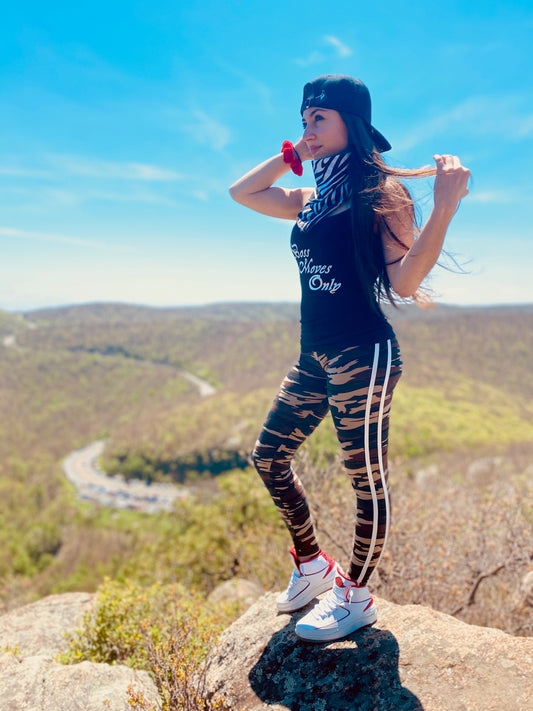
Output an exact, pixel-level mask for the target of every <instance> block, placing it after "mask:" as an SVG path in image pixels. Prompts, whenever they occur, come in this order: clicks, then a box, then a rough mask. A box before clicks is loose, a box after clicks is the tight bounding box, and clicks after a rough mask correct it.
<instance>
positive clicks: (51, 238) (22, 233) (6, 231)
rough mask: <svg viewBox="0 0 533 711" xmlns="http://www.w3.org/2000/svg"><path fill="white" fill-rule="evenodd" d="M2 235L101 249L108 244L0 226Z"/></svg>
mask: <svg viewBox="0 0 533 711" xmlns="http://www.w3.org/2000/svg"><path fill="white" fill-rule="evenodd" d="M0 235H1V236H2V237H11V238H14V239H27V240H39V241H41V242H55V243H56V244H57V243H59V244H71V245H76V246H78V247H92V248H98V249H101V248H103V247H105V246H106V245H104V244H103V243H102V242H93V241H92V240H87V239H80V238H79V237H70V236H68V235H61V234H55V233H52V232H32V231H28V230H18V229H14V228H12V227H0Z"/></svg>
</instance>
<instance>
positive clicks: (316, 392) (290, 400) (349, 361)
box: [253, 340, 401, 585]
mask: <svg viewBox="0 0 533 711" xmlns="http://www.w3.org/2000/svg"><path fill="white" fill-rule="evenodd" d="M400 375H401V360H400V351H399V348H398V344H397V342H396V341H395V340H393V341H390V340H388V341H384V342H382V343H376V344H371V345H368V346H355V347H352V348H346V349H345V350H342V351H340V352H339V353H337V354H335V355H325V354H319V353H307V354H302V355H301V356H300V360H299V361H298V363H297V364H296V365H295V366H294V367H293V368H292V369H291V370H290V371H289V373H288V374H287V376H286V378H285V379H284V380H283V383H282V384H281V388H280V391H279V393H278V395H277V397H276V399H275V400H274V403H273V405H272V408H271V410H270V412H269V414H268V416H267V419H266V421H265V424H264V426H263V430H262V432H261V434H260V436H259V439H258V441H257V443H256V445H255V449H254V452H253V460H254V465H255V467H256V469H257V471H258V473H259V474H260V476H261V478H262V479H263V482H264V483H265V485H266V487H267V489H268V490H269V492H270V495H271V496H272V499H273V500H274V503H275V504H276V506H277V508H278V509H279V511H280V513H281V515H282V517H283V519H284V521H285V523H286V525H287V528H288V529H289V532H290V534H291V537H292V539H293V542H294V546H295V549H296V553H297V555H298V556H311V555H316V554H317V553H318V552H319V551H320V546H319V545H318V543H317V540H316V537H315V533H314V530H313V524H312V521H311V516H310V513H309V508H308V506H307V501H306V496H305V491H304V489H303V486H302V483H301V481H300V480H299V478H298V476H297V475H296V474H295V473H294V471H293V470H292V467H291V460H292V458H293V456H294V454H295V452H296V450H297V449H298V447H299V446H300V445H301V444H302V442H303V441H304V440H305V439H306V437H308V436H309V435H310V434H311V433H312V432H313V430H314V429H315V428H316V427H317V425H318V424H319V423H320V422H321V420H322V419H323V418H324V417H325V416H326V414H327V412H328V410H331V415H332V417H333V422H334V423H335V428H336V430H337V437H338V439H339V442H340V445H341V448H342V453H343V457H344V464H345V467H346V470H347V472H348V474H349V476H350V479H351V482H352V486H353V488H354V490H355V492H356V496H357V515H356V521H355V539H354V546H353V554H352V557H351V561H350V567H349V570H348V575H349V576H350V578H352V580H355V581H357V582H358V583H359V584H360V585H365V584H366V582H367V581H368V578H369V577H370V575H371V573H372V571H373V570H374V568H375V567H376V565H377V564H378V562H379V559H380V557H381V553H382V551H383V548H384V546H385V541H386V538H387V534H388V530H389V520H390V508H389V494H388V489H387V444H388V423H389V412H390V406H391V399H392V391H393V390H394V386H395V385H396V383H397V382H398V380H399V378H400Z"/></svg>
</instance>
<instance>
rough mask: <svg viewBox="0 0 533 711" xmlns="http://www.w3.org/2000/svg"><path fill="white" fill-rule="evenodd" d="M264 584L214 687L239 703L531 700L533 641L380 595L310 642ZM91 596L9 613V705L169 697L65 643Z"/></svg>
mask: <svg viewBox="0 0 533 711" xmlns="http://www.w3.org/2000/svg"><path fill="white" fill-rule="evenodd" d="M275 598H276V594H275V593H267V594H266V595H264V596H262V597H261V598H260V599H259V600H257V602H255V603H254V604H253V605H252V606H251V607H250V608H249V610H248V611H247V612H246V613H245V614H244V615H243V616H242V617H240V618H239V619H238V620H237V621H236V622H234V624H233V625H231V627H229V628H228V629H227V630H226V631H225V632H224V633H223V635H222V637H221V639H220V641H219V644H218V645H217V647H216V648H215V649H213V651H212V652H211V654H210V656H209V658H208V667H207V676H206V689H207V695H208V697H210V698H214V697H215V696H218V697H222V698H223V699H225V701H226V704H227V705H228V706H229V708H231V709H235V711H263V710H264V709H271V710H272V711H337V710H338V709H339V710H340V709H342V711H346V709H357V711H371V710H372V711H414V710H415V709H420V710H422V709H423V710H424V711H480V710H483V711H491V710H494V711H496V710H498V711H501V710H502V709H513V711H526V709H527V711H529V710H530V709H533V638H520V637H512V636H510V635H508V634H505V633H504V632H501V631H499V630H496V629H489V628H486V627H475V626H473V625H467V624H465V623H463V622H460V621H459V620H457V619H455V618H454V617H450V616H448V615H444V614H442V613H439V612H435V611H434V610H431V609H430V608H426V607H422V606H419V605H405V606H401V605H394V604H392V603H389V602H386V601H385V600H381V599H380V600H377V604H378V610H379V620H378V623H377V624H376V625H375V626H374V627H370V628H367V629H364V630H360V631H359V632H356V633H355V634H353V635H351V636H350V637H349V638H347V639H345V640H342V641H339V642H330V643H327V644H318V645H313V644H307V643H305V642H302V641H301V640H299V639H298V637H296V635H295V633H294V625H295V622H296V620H297V619H298V618H299V617H300V616H301V615H302V614H304V613H305V611H306V610H305V609H304V610H302V611H301V612H299V613H296V614H293V615H287V614H279V613H278V612H277V610H276V607H275ZM93 602H94V596H92V595H88V594H83V593H67V594H65V595H53V596H51V597H48V598H44V599H43V600H40V601H39V602H36V603H34V604H32V605H26V606H25V607H21V608H18V609H15V610H13V611H11V612H9V613H8V614H6V615H3V616H0V711H82V710H83V711H131V708H132V707H131V706H130V704H129V703H128V697H129V693H128V688H129V687H130V686H132V687H133V688H135V689H136V690H137V691H138V692H140V693H141V694H142V695H143V696H144V698H145V699H146V701H147V702H149V704H148V705H150V704H153V707H154V709H160V708H161V705H160V699H159V697H158V694H157V689H156V687H155V684H154V683H153V681H152V679H151V678H150V677H149V675H148V674H147V673H146V672H136V671H134V670H132V669H129V668H128V667H124V666H120V665H113V666H109V665H107V664H94V663H90V662H82V663H81V664H75V665H72V666H64V665H62V664H59V663H58V662H56V661H55V657H56V656H57V655H58V654H60V653H61V652H63V651H65V650H66V647H67V637H68V635H69V634H72V632H73V631H74V630H75V629H77V628H78V627H79V626H80V624H81V622H82V618H83V614H84V613H85V612H86V611H87V610H89V609H90V608H91V606H92V604H93Z"/></svg>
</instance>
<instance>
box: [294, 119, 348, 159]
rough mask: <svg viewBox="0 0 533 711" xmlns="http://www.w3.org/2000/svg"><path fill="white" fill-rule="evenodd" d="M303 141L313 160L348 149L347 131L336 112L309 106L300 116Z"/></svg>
mask: <svg viewBox="0 0 533 711" xmlns="http://www.w3.org/2000/svg"><path fill="white" fill-rule="evenodd" d="M302 120H303V126H304V135H303V139H304V141H305V142H306V144H307V147H308V149H309V151H310V153H311V156H312V158H313V160H316V159H317V158H326V157H327V156H332V155H334V154H335V153H340V152H341V151H344V150H345V149H346V148H347V147H348V131H347V129H346V124H345V123H344V121H343V120H342V118H341V115H340V114H339V112H338V111H335V110H334V109H321V108H317V107H314V106H310V107H309V108H308V109H306V110H305V111H304V112H303V116H302Z"/></svg>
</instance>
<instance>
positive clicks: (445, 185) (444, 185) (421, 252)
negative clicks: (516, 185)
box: [381, 155, 470, 298]
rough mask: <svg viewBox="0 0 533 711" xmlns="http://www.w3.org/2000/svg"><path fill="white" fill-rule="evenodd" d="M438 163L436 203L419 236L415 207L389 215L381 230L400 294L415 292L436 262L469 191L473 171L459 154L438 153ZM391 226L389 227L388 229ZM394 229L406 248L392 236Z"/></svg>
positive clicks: (391, 275)
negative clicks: (415, 227)
mask: <svg viewBox="0 0 533 711" xmlns="http://www.w3.org/2000/svg"><path fill="white" fill-rule="evenodd" d="M434 158H435V162H436V164H437V174H436V177H435V186H434V189H433V193H434V207H433V211H432V213H431V215H430V216H429V218H428V220H427V222H426V223H425V225H424V227H423V228H422V230H421V231H420V234H419V235H418V238H417V239H416V240H415V239H414V234H413V219H412V211H411V208H405V209H404V210H401V211H399V212H398V213H393V214H391V215H388V216H387V217H386V224H385V226H384V227H382V230H381V234H382V239H383V247H384V252H385V263H386V264H387V274H388V276H389V279H390V282H391V285H392V288H393V289H394V291H395V292H396V293H397V294H398V296H401V297H404V298H407V297H409V296H413V295H414V294H415V293H416V291H417V289H418V288H419V286H420V284H421V283H422V281H423V280H424V279H425V278H426V276H427V275H428V274H429V272H430V271H431V270H432V269H433V267H434V266H435V264H436V262H437V259H438V258H439V255H440V253H441V251H442V247H443V244H444V238H445V236H446V231H447V229H448V227H449V225H450V222H451V220H452V218H453V216H454V215H455V212H456V210H457V207H458V205H459V202H460V201H461V199H462V198H463V197H464V196H465V195H467V193H468V188H467V183H468V178H469V177H470V171H469V170H468V169H467V168H465V167H464V166H462V165H461V162H460V160H459V158H457V157H456V156H439V155H436V156H434ZM387 228H388V229H387ZM389 230H390V232H392V233H393V234H394V235H395V236H396V237H397V238H398V239H399V240H400V242H402V243H403V244H404V245H405V247H406V248H407V251H405V248H404V247H402V246H401V245H400V244H398V243H397V242H395V240H394V239H393V238H392V237H391V236H390V233H389Z"/></svg>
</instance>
